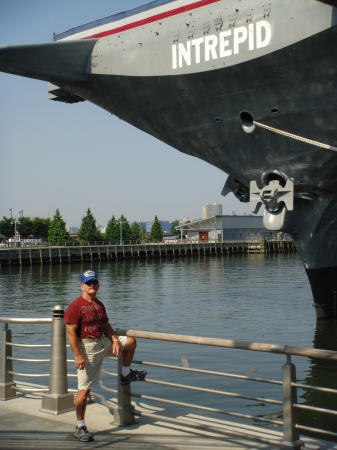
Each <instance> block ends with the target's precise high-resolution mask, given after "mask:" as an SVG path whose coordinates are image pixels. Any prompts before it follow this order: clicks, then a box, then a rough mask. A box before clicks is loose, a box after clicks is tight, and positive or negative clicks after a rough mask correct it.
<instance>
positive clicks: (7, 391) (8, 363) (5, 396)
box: [0, 323, 16, 400]
mask: <svg viewBox="0 0 337 450" xmlns="http://www.w3.org/2000/svg"><path fill="white" fill-rule="evenodd" d="M11 343H12V332H11V330H10V329H9V328H8V323H6V324H5V329H4V330H2V331H1V372H0V400H9V399H11V398H15V397H16V391H15V390H14V389H12V387H13V386H15V383H14V380H13V375H12V374H11V373H10V372H12V371H13V362H12V360H11V359H9V358H11V357H12V347H11V346H10V345H8V344H11Z"/></svg>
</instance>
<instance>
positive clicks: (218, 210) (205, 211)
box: [202, 203, 222, 219]
mask: <svg viewBox="0 0 337 450" xmlns="http://www.w3.org/2000/svg"><path fill="white" fill-rule="evenodd" d="M214 216H222V205H220V204H219V203H214V204H213V205H209V204H208V203H207V204H206V205H203V206H202V218H203V219H209V218H210V217H214Z"/></svg>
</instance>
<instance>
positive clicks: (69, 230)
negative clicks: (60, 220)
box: [68, 225, 78, 234]
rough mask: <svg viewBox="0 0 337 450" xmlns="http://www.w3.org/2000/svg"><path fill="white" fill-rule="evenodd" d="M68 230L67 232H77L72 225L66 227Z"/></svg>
mask: <svg viewBox="0 0 337 450" xmlns="http://www.w3.org/2000/svg"><path fill="white" fill-rule="evenodd" d="M68 232H69V234H77V232H78V228H77V227H73V226H72V225H71V226H70V227H69V228H68Z"/></svg>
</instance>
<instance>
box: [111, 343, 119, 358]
mask: <svg viewBox="0 0 337 450" xmlns="http://www.w3.org/2000/svg"><path fill="white" fill-rule="evenodd" d="M112 353H113V354H114V355H115V356H119V355H120V353H121V343H120V342H119V341H113V343H112Z"/></svg>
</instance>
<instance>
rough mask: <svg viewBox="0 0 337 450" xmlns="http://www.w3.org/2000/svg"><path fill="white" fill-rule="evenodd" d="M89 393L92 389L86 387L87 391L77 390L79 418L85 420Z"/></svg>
mask: <svg viewBox="0 0 337 450" xmlns="http://www.w3.org/2000/svg"><path fill="white" fill-rule="evenodd" d="M89 394H90V389H86V390H85V391H80V390H79V391H77V395H76V400H75V409H76V415H77V420H84V416H85V410H86V407H87V398H88V397H89Z"/></svg>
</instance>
